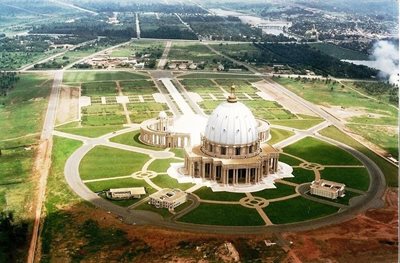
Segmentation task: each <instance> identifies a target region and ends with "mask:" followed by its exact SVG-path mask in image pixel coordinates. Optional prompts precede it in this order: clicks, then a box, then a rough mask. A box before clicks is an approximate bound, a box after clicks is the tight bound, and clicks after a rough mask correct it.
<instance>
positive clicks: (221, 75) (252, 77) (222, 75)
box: [179, 72, 261, 82]
mask: <svg viewBox="0 0 400 263" xmlns="http://www.w3.org/2000/svg"><path fill="white" fill-rule="evenodd" d="M182 78H184V79H248V80H250V81H254V82H256V81H260V80H261V78H260V77H259V76H256V75H253V74H240V73H239V74H232V73H200V72H198V73H186V74H183V75H180V76H179V79H182Z"/></svg>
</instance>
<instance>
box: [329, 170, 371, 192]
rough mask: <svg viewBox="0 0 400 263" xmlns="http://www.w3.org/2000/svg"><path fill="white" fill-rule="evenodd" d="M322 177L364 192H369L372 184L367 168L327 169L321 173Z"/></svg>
mask: <svg viewBox="0 0 400 263" xmlns="http://www.w3.org/2000/svg"><path fill="white" fill-rule="evenodd" d="M321 177H322V178H323V179H326V180H330V181H334V182H339V183H343V184H346V186H347V187H350V188H354V189H358V190H362V191H367V190H368V187H369V182H370V180H369V175H368V171H367V169H365V168H325V169H324V170H322V171H321Z"/></svg>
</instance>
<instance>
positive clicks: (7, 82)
mask: <svg viewBox="0 0 400 263" xmlns="http://www.w3.org/2000/svg"><path fill="white" fill-rule="evenodd" d="M18 80H19V76H18V75H17V73H15V72H0V96H7V92H8V91H9V90H11V89H12V88H14V87H15V84H16V83H17V82H18Z"/></svg>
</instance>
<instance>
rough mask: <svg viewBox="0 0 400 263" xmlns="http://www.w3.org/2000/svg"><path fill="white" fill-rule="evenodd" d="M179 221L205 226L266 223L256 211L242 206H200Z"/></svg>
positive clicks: (257, 224)
mask: <svg viewBox="0 0 400 263" xmlns="http://www.w3.org/2000/svg"><path fill="white" fill-rule="evenodd" d="M179 221H181V222H186V223H194V224H203V225H226V226H259V225H264V224H265V223H264V221H263V220H262V218H261V217H260V215H259V214H258V212H257V211H256V210H255V209H252V208H247V207H243V206H241V205H219V204H200V205H199V207H197V208H196V209H195V210H193V211H191V212H189V213H188V214H186V215H184V216H182V217H181V218H179Z"/></svg>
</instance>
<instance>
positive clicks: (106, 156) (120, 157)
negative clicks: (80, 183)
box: [79, 146, 149, 180]
mask: <svg viewBox="0 0 400 263" xmlns="http://www.w3.org/2000/svg"><path fill="white" fill-rule="evenodd" d="M148 160H149V157H148V156H147V155H145V154H140V153H135V152H129V151H124V150H119V149H114V148H110V147H105V146H97V147H95V148H93V149H92V150H91V151H89V153H88V154H86V155H85V157H84V158H83V159H82V161H81V163H80V166H79V171H80V176H81V178H82V180H90V179H98V178H108V177H117V176H126V175H130V174H132V173H134V172H136V171H140V170H141V169H142V166H143V165H144V163H145V162H146V161H148Z"/></svg>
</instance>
